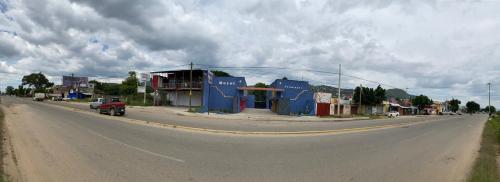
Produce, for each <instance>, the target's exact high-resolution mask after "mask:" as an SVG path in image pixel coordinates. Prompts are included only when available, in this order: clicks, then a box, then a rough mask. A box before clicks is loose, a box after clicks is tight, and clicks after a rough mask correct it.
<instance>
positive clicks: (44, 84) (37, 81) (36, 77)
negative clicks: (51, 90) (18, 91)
mask: <svg viewBox="0 0 500 182" xmlns="http://www.w3.org/2000/svg"><path fill="white" fill-rule="evenodd" d="M22 85H23V86H24V85H28V88H31V87H34V89H35V92H44V93H45V92H46V88H48V87H52V86H53V85H54V84H53V83H51V82H49V80H48V79H47V77H45V75H43V74H42V73H41V72H40V73H31V74H29V75H25V76H23V79H22Z"/></svg>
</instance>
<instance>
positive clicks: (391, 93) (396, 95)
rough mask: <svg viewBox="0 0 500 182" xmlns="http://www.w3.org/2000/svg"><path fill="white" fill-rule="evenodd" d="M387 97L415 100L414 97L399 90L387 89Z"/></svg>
mask: <svg viewBox="0 0 500 182" xmlns="http://www.w3.org/2000/svg"><path fill="white" fill-rule="evenodd" d="M385 96H386V97H387V98H396V99H406V98H408V97H409V98H411V99H413V98H415V96H414V95H411V94H408V93H406V91H404V90H402V89H398V88H393V89H387V90H385Z"/></svg>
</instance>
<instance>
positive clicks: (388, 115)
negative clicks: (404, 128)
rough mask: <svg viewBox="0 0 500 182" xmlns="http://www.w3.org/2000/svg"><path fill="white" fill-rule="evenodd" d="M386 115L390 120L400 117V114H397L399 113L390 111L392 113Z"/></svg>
mask: <svg viewBox="0 0 500 182" xmlns="http://www.w3.org/2000/svg"><path fill="white" fill-rule="evenodd" d="M385 115H386V116H387V117H390V118H395V117H398V116H399V112H397V111H390V112H387V113H385Z"/></svg>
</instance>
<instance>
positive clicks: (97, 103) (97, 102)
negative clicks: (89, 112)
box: [89, 98, 104, 109]
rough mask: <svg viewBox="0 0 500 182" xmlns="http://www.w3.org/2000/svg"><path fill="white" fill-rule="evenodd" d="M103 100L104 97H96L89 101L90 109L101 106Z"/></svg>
mask: <svg viewBox="0 0 500 182" xmlns="http://www.w3.org/2000/svg"><path fill="white" fill-rule="evenodd" d="M103 101H104V98H96V99H92V100H90V102H89V105H90V109H97V108H99V106H101V104H102V103H103Z"/></svg>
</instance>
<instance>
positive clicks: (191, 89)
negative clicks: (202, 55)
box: [189, 62, 193, 112]
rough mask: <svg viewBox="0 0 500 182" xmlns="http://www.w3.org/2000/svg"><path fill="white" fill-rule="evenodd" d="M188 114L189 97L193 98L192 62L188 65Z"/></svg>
mask: <svg viewBox="0 0 500 182" xmlns="http://www.w3.org/2000/svg"><path fill="white" fill-rule="evenodd" d="M189 67H190V71H189V112H191V97H192V96H193V62H191V63H190V64H189Z"/></svg>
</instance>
